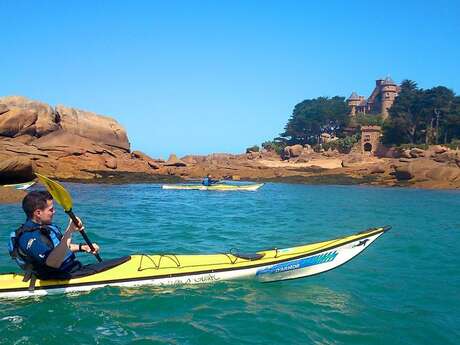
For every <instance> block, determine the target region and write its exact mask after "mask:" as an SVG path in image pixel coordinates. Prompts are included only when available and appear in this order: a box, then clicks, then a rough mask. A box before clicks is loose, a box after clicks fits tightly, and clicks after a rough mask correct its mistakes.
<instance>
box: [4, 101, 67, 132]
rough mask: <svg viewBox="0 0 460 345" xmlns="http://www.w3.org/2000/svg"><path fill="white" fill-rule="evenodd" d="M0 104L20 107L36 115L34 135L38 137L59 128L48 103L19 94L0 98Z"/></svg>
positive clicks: (56, 118)
mask: <svg viewBox="0 0 460 345" xmlns="http://www.w3.org/2000/svg"><path fill="white" fill-rule="evenodd" d="M0 104H5V105H7V106H8V107H9V108H10V109H13V108H14V109H21V110H23V111H28V112H31V113H33V114H34V115H35V116H36V121H35V123H34V125H35V135H37V136H38V137H40V136H42V135H46V134H48V133H50V132H53V131H55V130H57V129H58V128H59V120H60V119H59V117H58V115H57V113H56V112H55V111H54V109H53V108H51V107H50V106H49V105H48V104H46V103H43V102H38V101H33V100H30V99H28V98H26V97H21V96H9V97H3V98H0Z"/></svg>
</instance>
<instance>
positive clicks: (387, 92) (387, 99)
mask: <svg viewBox="0 0 460 345" xmlns="http://www.w3.org/2000/svg"><path fill="white" fill-rule="evenodd" d="M398 92H399V88H398V86H397V85H396V84H395V82H394V81H393V80H392V79H391V78H390V77H386V78H385V80H383V82H382V84H381V86H380V94H381V101H380V102H381V104H380V109H381V113H382V116H383V119H384V120H385V119H386V118H387V117H388V109H390V108H391V106H392V105H393V102H394V101H395V98H396V96H397V95H398Z"/></svg>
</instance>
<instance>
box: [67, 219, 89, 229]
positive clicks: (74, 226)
mask: <svg viewBox="0 0 460 345" xmlns="http://www.w3.org/2000/svg"><path fill="white" fill-rule="evenodd" d="M76 218H77V220H78V226H77V225H75V223H74V222H73V221H72V219H69V225H67V229H66V231H69V232H77V231H82V230H85V226H84V225H83V222H82V221H81V219H80V218H78V217H76Z"/></svg>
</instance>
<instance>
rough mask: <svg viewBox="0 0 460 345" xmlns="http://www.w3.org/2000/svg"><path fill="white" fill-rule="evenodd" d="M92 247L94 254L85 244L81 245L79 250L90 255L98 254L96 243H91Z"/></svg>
mask: <svg viewBox="0 0 460 345" xmlns="http://www.w3.org/2000/svg"><path fill="white" fill-rule="evenodd" d="M93 247H94V252H93V251H91V248H90V247H89V246H88V245H87V244H83V245H82V246H81V250H82V252H86V253H91V254H96V253H99V246H98V245H97V243H94V242H93Z"/></svg>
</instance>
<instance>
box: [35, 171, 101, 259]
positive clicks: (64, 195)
mask: <svg viewBox="0 0 460 345" xmlns="http://www.w3.org/2000/svg"><path fill="white" fill-rule="evenodd" d="M35 175H37V177H38V179H39V180H40V182H41V183H42V184H43V185H44V186H45V187H46V189H48V192H50V194H51V195H52V196H53V198H54V200H56V202H57V203H58V204H59V205H61V206H62V207H63V208H64V211H65V213H67V214H68V215H69V217H70V219H72V222H73V223H74V224H75V225H76V226H78V225H79V222H78V219H77V217H75V214H74V213H73V211H72V197H71V196H70V193H69V192H68V191H67V190H66V189H65V188H64V187H63V186H62V185H61V184H59V183H57V182H56V181H53V180H51V179H50V178H48V177H46V176H43V175H40V174H37V173H35ZM80 234H81V235H82V236H83V238H84V239H85V242H86V243H87V244H88V246H89V247H90V248H91V251H92V252H94V251H95V250H94V246H93V244H92V243H91V241H90V239H89V238H88V236H87V235H86V233H85V230H81V231H80ZM94 255H95V256H96V258H97V260H98V261H99V262H101V261H102V259H101V257H100V256H99V254H97V253H96V254H94Z"/></svg>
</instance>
